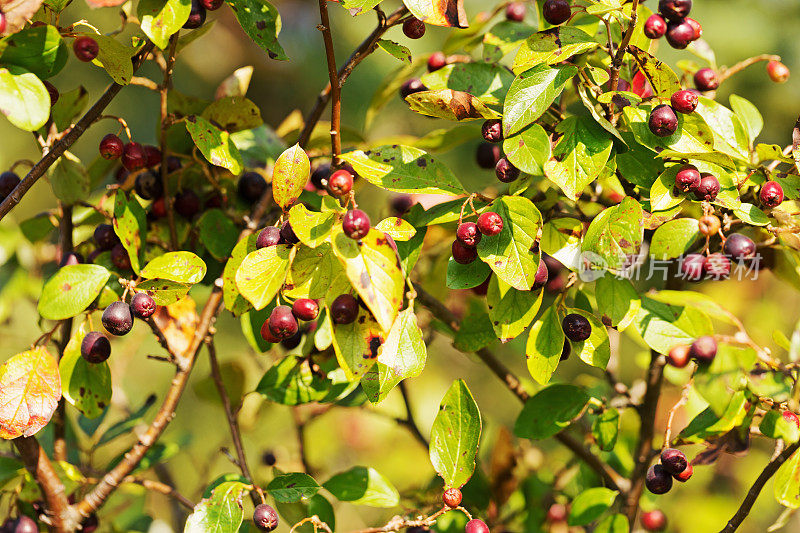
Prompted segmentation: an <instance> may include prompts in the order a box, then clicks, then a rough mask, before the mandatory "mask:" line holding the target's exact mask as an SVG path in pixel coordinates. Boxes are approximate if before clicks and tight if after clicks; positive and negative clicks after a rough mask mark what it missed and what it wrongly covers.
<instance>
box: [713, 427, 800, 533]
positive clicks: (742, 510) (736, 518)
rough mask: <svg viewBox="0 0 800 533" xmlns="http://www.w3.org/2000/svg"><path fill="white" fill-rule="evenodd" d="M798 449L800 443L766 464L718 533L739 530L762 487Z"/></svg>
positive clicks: (729, 532)
mask: <svg viewBox="0 0 800 533" xmlns="http://www.w3.org/2000/svg"><path fill="white" fill-rule="evenodd" d="M798 448H800V442H795V443H794V444H792V445H791V446H789V447H787V448H786V449H784V450H783V451H782V452H781V453H779V454H776V455H775V456H774V457H773V458H772V459H770V461H769V463H767V466H766V467H765V468H764V470H762V471H761V473H760V474H759V475H758V477H757V478H756V480H755V482H754V483H753V486H752V487H750V490H748V491H747V496H745V497H744V500H743V501H742V504H741V505H740V506H739V509H737V510H736V513H734V515H733V517H732V518H731V519H730V520H728V523H727V524H725V527H724V528H722V529H721V530H720V533H733V532H734V531H736V530H737V529H738V528H739V526H740V525H742V522H743V521H744V519H745V518H747V515H749V514H750V510H751V509H752V508H753V504H754V503H756V499H757V498H758V495H759V494H760V493H761V489H763V488H764V485H766V484H767V481H769V479H770V478H771V477H772V476H774V475H775V472H777V471H778V469H779V468H780V467H781V465H782V464H783V463H785V462H786V461H787V460H788V459H789V457H791V456H792V454H793V453H794V452H796V451H797V449H798Z"/></svg>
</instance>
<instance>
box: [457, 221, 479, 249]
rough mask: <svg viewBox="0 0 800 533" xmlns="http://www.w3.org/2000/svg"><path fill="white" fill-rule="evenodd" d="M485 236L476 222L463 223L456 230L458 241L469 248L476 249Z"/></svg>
mask: <svg viewBox="0 0 800 533" xmlns="http://www.w3.org/2000/svg"><path fill="white" fill-rule="evenodd" d="M482 237H483V235H482V234H481V232H480V231H479V230H478V225H477V224H475V223H474V222H463V223H462V224H459V226H458V229H457V230H456V239H458V240H459V242H461V244H463V245H464V246H466V247H467V248H475V247H476V246H478V243H479V242H481V238H482Z"/></svg>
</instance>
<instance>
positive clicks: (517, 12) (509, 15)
mask: <svg viewBox="0 0 800 533" xmlns="http://www.w3.org/2000/svg"><path fill="white" fill-rule="evenodd" d="M527 11H528V10H527V8H526V7H525V4H523V3H522V2H511V3H510V4H508V6H506V20H510V21H511V22H522V21H523V20H525V13H526V12H527Z"/></svg>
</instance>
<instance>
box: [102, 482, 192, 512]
mask: <svg viewBox="0 0 800 533" xmlns="http://www.w3.org/2000/svg"><path fill="white" fill-rule="evenodd" d="M86 482H87V483H93V484H96V483H99V482H100V480H99V479H97V478H91V477H90V478H86ZM122 482H123V483H132V484H135V485H139V486H141V487H144V488H145V489H147V490H150V491H153V492H158V493H160V494H163V495H164V496H169V497H170V498H173V499H174V500H175V501H177V502H178V503H180V504H181V505H183V506H184V507H186V508H187V509H194V503H192V501H191V500H190V499H189V498H187V497H186V496H184V495H183V494H181V493H180V492H178V491H177V490H175V488H174V487H172V486H170V485H168V484H166V483H162V482H161V481H156V480H153V479H145V478H138V477H134V476H126V477H125V478H124V479H123V480H122Z"/></svg>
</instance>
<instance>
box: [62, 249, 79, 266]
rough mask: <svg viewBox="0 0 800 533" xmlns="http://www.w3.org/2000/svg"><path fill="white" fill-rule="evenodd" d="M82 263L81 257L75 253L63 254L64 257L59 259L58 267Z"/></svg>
mask: <svg viewBox="0 0 800 533" xmlns="http://www.w3.org/2000/svg"><path fill="white" fill-rule="evenodd" d="M81 263H83V256H82V255H81V254H79V253H76V252H69V253H67V254H64V257H62V258H61V263H59V265H60V266H62V267H63V266H69V265H80V264H81Z"/></svg>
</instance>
